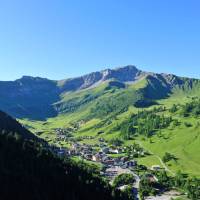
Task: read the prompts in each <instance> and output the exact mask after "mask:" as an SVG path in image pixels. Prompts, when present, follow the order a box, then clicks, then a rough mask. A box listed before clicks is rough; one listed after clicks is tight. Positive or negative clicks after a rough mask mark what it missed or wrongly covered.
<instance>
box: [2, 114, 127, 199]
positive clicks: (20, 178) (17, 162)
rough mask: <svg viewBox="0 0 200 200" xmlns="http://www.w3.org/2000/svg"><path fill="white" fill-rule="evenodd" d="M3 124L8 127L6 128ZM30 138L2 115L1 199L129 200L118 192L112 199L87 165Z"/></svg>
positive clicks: (105, 186) (22, 129)
mask: <svg viewBox="0 0 200 200" xmlns="http://www.w3.org/2000/svg"><path fill="white" fill-rule="evenodd" d="M4 122H6V126H5V125H3V123H4ZM12 133H15V134H14V135H13V134H12ZM27 135H28V137H27ZM30 135H31V133H30V132H28V131H27V130H26V129H24V128H22V127H21V125H20V124H18V123H16V121H15V120H13V119H12V118H10V117H8V116H7V115H6V114H4V113H1V115H0V177H1V179H0V185H1V188H0V192H1V199H4V200H10V199H13V198H14V199H16V200H23V199H24V200H25V199H33V200H35V199H38V200H40V199H42V200H51V199H57V200H62V199H71V200H81V199H94V198H95V199H99V200H100V199H105V200H115V199H116V200H120V199H122V198H126V199H127V198H128V197H126V196H123V195H125V194H122V193H121V194H120V193H119V192H116V193H115V195H114V196H115V197H114V196H112V195H113V194H114V193H113V192H114V191H112V189H111V187H110V186H109V185H108V183H107V182H105V181H104V180H103V179H102V178H100V177H99V175H98V172H96V169H93V168H92V167H88V166H87V165H85V164H84V163H82V164H81V163H74V162H72V161H70V160H63V159H61V158H59V157H57V156H55V154H52V153H51V151H49V150H48V149H47V148H44V147H43V146H42V145H41V143H40V142H38V141H36V140H34V139H32V140H30ZM33 138H34V137H33ZM111 193H112V195H111Z"/></svg>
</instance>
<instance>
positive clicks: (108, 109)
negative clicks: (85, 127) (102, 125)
mask: <svg viewBox="0 0 200 200" xmlns="http://www.w3.org/2000/svg"><path fill="white" fill-rule="evenodd" d="M141 98H142V96H141V93H140V92H138V91H135V90H126V91H122V92H121V91H119V92H115V94H112V95H107V96H105V97H104V98H100V99H99V100H98V101H97V102H96V103H95V106H94V107H92V108H91V112H90V117H91V118H94V117H96V118H105V116H108V115H110V114H111V113H112V115H118V114H121V113H123V112H126V111H127V110H128V108H129V106H131V105H132V106H133V105H134V104H135V103H136V102H137V101H138V100H140V99H141Z"/></svg>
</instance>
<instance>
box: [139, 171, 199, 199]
mask: <svg viewBox="0 0 200 200" xmlns="http://www.w3.org/2000/svg"><path fill="white" fill-rule="evenodd" d="M154 173H155V177H156V180H154V176H152V177H148V176H146V175H144V177H142V179H141V182H140V197H141V199H144V197H146V196H149V195H156V194H159V193H160V192H161V191H163V190H164V191H166V190H170V189H174V188H177V189H179V190H182V191H183V192H184V193H185V194H187V196H188V198H189V199H193V200H198V199H200V179H197V178H190V177H188V176H187V175H185V174H182V173H181V172H178V173H177V174H176V176H175V177H171V176H168V175H167V173H166V172H165V171H160V172H154Z"/></svg>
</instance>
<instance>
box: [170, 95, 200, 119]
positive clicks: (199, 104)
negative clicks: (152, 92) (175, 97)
mask: <svg viewBox="0 0 200 200" xmlns="http://www.w3.org/2000/svg"><path fill="white" fill-rule="evenodd" d="M169 111H170V112H171V113H176V112H179V114H180V115H181V116H183V117H188V116H194V117H198V116H199V115H200V99H198V98H197V99H196V98H194V99H192V101H191V102H189V103H186V104H184V105H180V104H179V105H176V104H174V105H173V106H172V107H171V108H170V109H169Z"/></svg>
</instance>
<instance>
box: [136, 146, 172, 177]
mask: <svg viewBox="0 0 200 200" xmlns="http://www.w3.org/2000/svg"><path fill="white" fill-rule="evenodd" d="M138 143H139V145H140V146H141V147H142V148H144V147H143V145H142V143H141V142H138ZM144 149H146V148H144ZM148 151H149V153H150V154H152V155H153V156H155V157H156V158H157V159H158V160H159V161H160V163H161V165H162V167H163V168H164V169H165V171H168V172H169V173H170V174H171V175H173V176H175V173H174V172H173V171H172V170H170V169H169V168H168V167H167V165H166V164H165V163H164V162H163V161H162V159H161V158H160V157H159V156H158V155H156V154H155V153H153V152H152V151H151V150H149V149H148Z"/></svg>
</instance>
